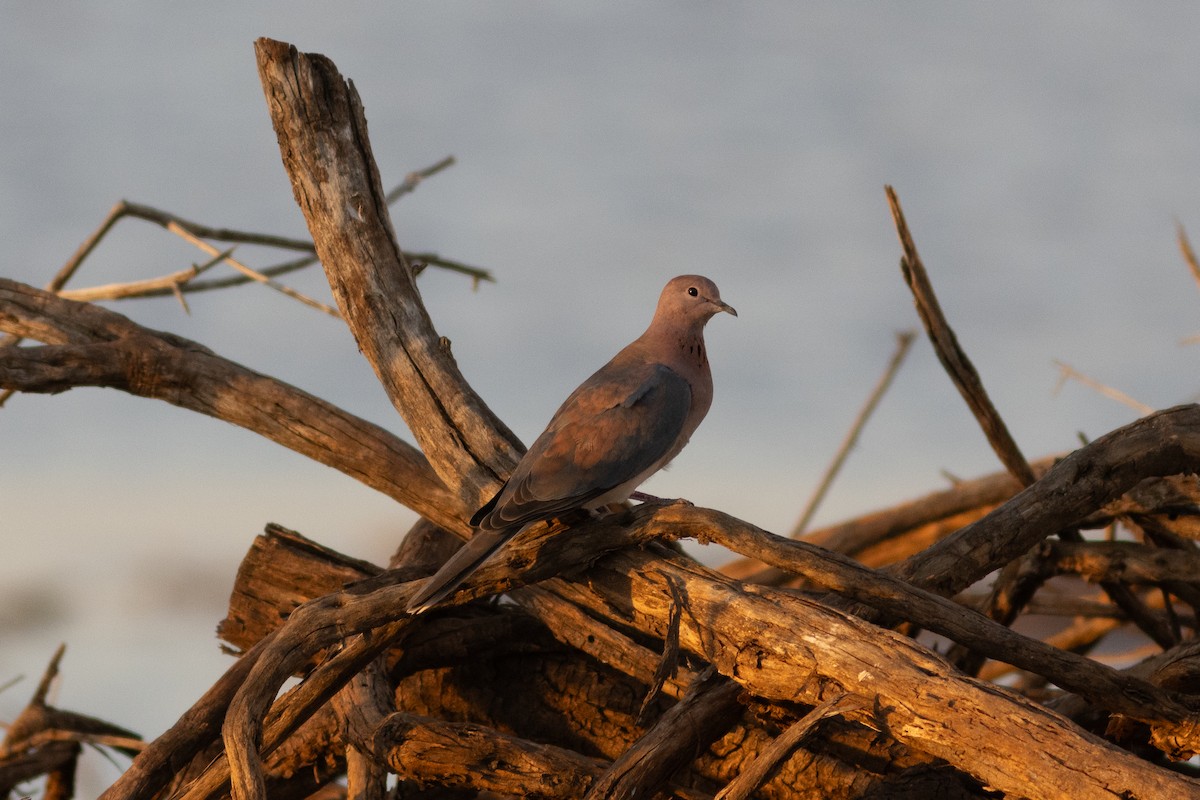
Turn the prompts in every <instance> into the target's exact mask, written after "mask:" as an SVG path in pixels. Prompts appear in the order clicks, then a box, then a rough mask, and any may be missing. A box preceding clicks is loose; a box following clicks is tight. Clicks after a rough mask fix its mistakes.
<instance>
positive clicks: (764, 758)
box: [713, 692, 864, 800]
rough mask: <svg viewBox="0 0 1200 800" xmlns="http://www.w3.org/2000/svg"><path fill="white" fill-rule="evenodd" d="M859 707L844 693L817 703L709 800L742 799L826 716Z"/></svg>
mask: <svg viewBox="0 0 1200 800" xmlns="http://www.w3.org/2000/svg"><path fill="white" fill-rule="evenodd" d="M863 707H864V701H863V700H862V699H861V698H858V697H855V696H853V695H850V694H847V693H845V692H843V693H842V694H839V695H837V696H836V697H833V698H831V699H829V700H826V701H825V702H824V703H821V704H820V705H819V706H817V707H815V708H814V709H813V710H812V711H810V712H808V713H807V714H805V715H804V716H803V717H801V718H800V719H799V720H797V721H796V722H794V723H792V725H791V727H789V728H788V729H787V730H786V731H784V732H783V733H781V734H780V735H779V736H778V737H776V738H775V741H773V742H771V744H769V745H767V747H765V748H764V749H763V750H762V752H761V753H759V754H758V756H757V757H756V758H755V759H754V760H753V761H751V762H750V764H749V765H747V766H746V767H745V768H744V769H743V770H742V771H741V772H740V773H738V776H737V777H736V778H734V779H733V780H732V781H730V782H729V783H728V784H726V785H725V788H724V789H722V790H721V791H719V792H717V795H716V797H714V798H713V800H746V798H748V797H750V796H751V795H753V794H754V792H756V791H757V790H758V788H759V787H760V786H762V785H763V784H764V783H766V781H767V779H768V778H769V777H770V776H771V773H772V772H774V770H775V768H776V767H777V766H779V764H781V763H782V762H783V761H784V760H785V759H786V758H787V757H788V756H790V755H791V754H792V753H793V752H795V750H796V748H797V747H799V746H800V743H801V742H803V741H804V738H805V737H806V736H808V734H809V733H811V732H812V729H813V728H815V727H816V726H817V723H819V722H820V721H821V720H823V719H826V718H827V717H833V716H837V715H839V714H847V713H849V712H851V711H857V710H859V709H861V708H863Z"/></svg>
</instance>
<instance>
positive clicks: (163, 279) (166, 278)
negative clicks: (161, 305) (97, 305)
mask: <svg viewBox="0 0 1200 800" xmlns="http://www.w3.org/2000/svg"><path fill="white" fill-rule="evenodd" d="M233 251H234V248H233V247H230V248H229V249H228V250H224V251H222V252H220V253H217V254H216V255H214V256H212V257H211V258H210V259H209V260H208V261H205V262H204V263H203V264H193V265H192V266H190V267H188V268H187V269H183V270H180V271H179V272H172V273H171V274H169V275H161V276H159V277H157V278H147V279H145V280H141V281H130V282H128V283H109V284H105V285H103V286H90V287H88V288H86V289H62V290H61V291H59V292H58V296H59V297H62V298H64V299H66V300H75V301H77V302H81V303H91V302H95V301H96V300H120V299H122V298H126V297H145V296H148V295H151V294H155V293H163V292H173V293H177V292H179V291H180V287H181V286H186V285H187V284H188V282H189V281H191V280H192V279H193V278H195V277H196V276H197V275H203V274H204V273H205V272H207V271H208V270H210V269H212V268H213V267H215V266H216V265H217V264H220V263H221V262H222V261H224V260H225V259H226V258H228V257H229V256H231V255H233ZM185 308H186V306H185Z"/></svg>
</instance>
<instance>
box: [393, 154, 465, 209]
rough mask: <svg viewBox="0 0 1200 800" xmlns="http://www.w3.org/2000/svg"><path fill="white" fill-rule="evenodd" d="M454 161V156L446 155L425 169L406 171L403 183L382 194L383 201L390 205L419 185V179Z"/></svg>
mask: <svg viewBox="0 0 1200 800" xmlns="http://www.w3.org/2000/svg"><path fill="white" fill-rule="evenodd" d="M455 163H457V162H456V161H455V159H454V156H446V157H445V158H443V159H442V160H441V161H439V162H437V163H436V164H434V165H433V166H429V167H426V168H425V169H419V170H417V171H416V172H410V173H408V175H406V176H405V177H404V182H403V183H401V184H400V185H399V186H397V187H396V188H395V189H392V190H391V191H390V192H388V193H387V194H386V195H384V196H383V199H384V201H385V202H386V203H387V204H388V205H389V206H390V205H391V204H392V203H394V202H396V201H397V200H399V199H400V198H401V197H403V196H404V195H406V194H409V193H411V192H413V191H414V190H415V189H416V188H417V186H419V185H420V183H421V181H423V180H425V179H426V178H428V177H431V176H433V175H436V174H438V173H439V172H441V171H442V170H444V169H448V168H450V167H452V166H454V164H455Z"/></svg>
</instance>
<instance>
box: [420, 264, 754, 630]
mask: <svg viewBox="0 0 1200 800" xmlns="http://www.w3.org/2000/svg"><path fill="white" fill-rule="evenodd" d="M722 311H725V312H728V313H729V314H732V315H733V316H735V317H736V316H737V311H735V310H734V309H733V307H732V306H730V305H729V304H728V303H725V302H724V301H722V300H721V294H720V292H719V291H717V286H716V284H714V283H713V282H712V281H710V280H709V279H708V278H704V277H701V276H699V275H680V276H679V277H677V278H672V279H671V280H670V281H669V282H668V283H667V285H666V287H665V288H664V289H663V291H662V294H661V295H660V296H659V300H658V307H657V309H656V310H655V312H654V318H653V319H652V320H651V322H650V326H649V327H648V328H647V329H646V331H645V333H643V334H642V335H641V336H639V337H638V338H637V339H635V340H634V341H633V342H632V343H630V344H629V345H627V346H626V347H625V348H624V349H623V350H621V352H619V353H617V355H616V356H615V357H613V359H612V360H611V361H609V362H608V363H607V364H605V365H604V366H603V367H601V368H600V369H599V370H598V371H596V372H595V373H594V374H593V375H592V376H591V377H590V378H588V379H587V380H586V381H584V382H583V383H582V384H580V386H579V388H577V389H576V390H575V391H574V392H572V393H571V395H570V396H569V397H567V399H566V401H564V402H563V404H562V405H561V406H560V407H559V409H558V411H556V412H555V413H554V416H553V417H552V418H551V420H550V423H549V424H548V425H547V426H546V430H545V431H544V432H542V434H541V435H540V436H538V438H537V439H536V440H535V441H534V443H533V445H532V446H531V447H530V448H529V450H527V451H526V453H525V455H524V456H523V457H522V458H521V460H520V462H518V464H517V466H516V468H515V469H514V470H513V472H512V475H510V476H509V479H508V481H507V482H506V483H505V484H504V486H503V487H502V488H501V489H500V491H499V492H497V493H496V495H495V496H494V497H492V499H491V500H489V501H488V502H487V503H486V504H485V505H484V506H483V507H482V508H480V509H479V510H478V511H477V512H475V515H474V516H473V517H472V518H471V525H472V526H473V527H474V528H475V529H476V531H475V533H474V535H473V536H472V537H471V538H470V540H468V542H467V543H466V544H465V545H463V546H462V547H461V548H460V549H459V550H458V551H457V552H456V553H455V554H454V555H452V556H451V557H450V558H449V560H447V561H446V563H445V564H444V565H442V567H441V568H440V569H439V570H438V571H437V572H435V573H434V574H433V575H432V576H431V577H430V578H428V579H426V582H425V583H424V584H423V585H422V586H421V588H420V589H419V590H418V591H417V593H416V594H415V595H413V597H412V599H411V600H410V601H409V603H408V606H407V611H408V612H409V613H411V614H419V613H421V612H423V611H426V610H428V609H430V608H432V607H433V606H435V605H437V603H439V602H440V601H441V600H443V599H444V598H445V597H447V596H448V595H449V594H450V593H451V592H453V591H454V590H455V589H456V588H458V586H459V585H461V584H462V582H463V581H465V580H466V579H467V578H468V577H470V575H471V574H472V573H474V572H475V570H477V569H478V568H479V567H480V566H482V565H483V563H484V562H485V561H487V560H488V559H489V558H491V557H492V556H493V555H494V554H495V553H496V552H497V551H498V550H500V548H501V547H503V545H504V544H505V543H506V542H508V541H509V540H511V539H512V538H513V537H514V536H516V535H517V534H518V533H520V532H521V531H522V530H524V529H525V528H526V527H528V526H529V525H532V524H533V523H535V522H542V521H545V520H548V519H552V518H554V517H559V516H562V515H563V514H565V513H566V512H569V511H574V510H578V509H583V510H586V511H589V512H598V511H601V510H602V509H604V508H605V507H606V506H607V505H609V504H610V503H620V502H624V501H626V500H628V499H629V498H630V497H631V496H632V495H634V494H635V490H636V489H637V487H638V486H640V485H641V484H642V482H643V481H645V480H646V479H647V478H649V477H650V476H651V475H653V474H654V473H655V472H658V470H660V469H662V468H663V467H664V466H666V465H667V463H668V462H670V461H671V460H672V459H673V458H675V456H677V455H679V451H680V450H682V449H683V447H684V445H686V444H687V443H688V439H689V438H691V436H692V434H693V433H694V432H695V430H696V428H697V427H698V426H699V425H700V422H701V420H703V419H704V415H705V414H707V413H708V409H709V406H710V405H711V404H712V394H713V386H712V373H711V372H710V371H709V367H708V356H707V354H706V352H705V349H704V326H705V324H706V323H707V322H708V320H709V319H711V318H712V317H713V316H714V315H715V314H717V313H719V312H722Z"/></svg>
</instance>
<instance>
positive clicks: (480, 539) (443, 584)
mask: <svg viewBox="0 0 1200 800" xmlns="http://www.w3.org/2000/svg"><path fill="white" fill-rule="evenodd" d="M516 532H517V531H516V530H514V529H511V528H509V529H504V530H498V531H489V530H476V531H475V535H474V536H472V537H471V538H470V539H468V540H467V543H466V544H464V545H463V546H462V547H460V548H458V550H457V551H456V552H455V553H454V555H452V556H450V558H449V559H448V560H447V561H446V563H445V564H442V567H441V569H439V570H438V571H437V572H435V573H433V575H431V576H429V578H428V579H427V580H426V581H425V583H424V584H423V585H422V586H421V588H420V589H418V590H417V593H416V594H415V595H413V597H412V599H411V600H409V601H408V606H407V607H406V609H405V610H407V611H408V613H409V614H414V615H415V614H420V613H422V612H424V611H428V610H429V609H431V608H433V607H434V606H435V605H437V604H438V603H440V602H441V601H442V600H444V599H445V598H446V597H447V596H448V595H449V594H450V593H451V592H453V591H454V590H455V589H457V588H458V587H459V586H460V585H462V582H463V581H465V580H466V579H467V578H469V577H471V574H472V573H474V572H475V570H477V569H479V568H480V567H481V566H483V563H484V562H485V561H487V560H488V559H489V558H491V557H492V555H493V554H495V552H496V551H497V550H499V549H500V547H501V546H502V545H503V544H504V543H505V542H507V541H508V540H509V539H511V538H512V537H513V534H515V533H516Z"/></svg>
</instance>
